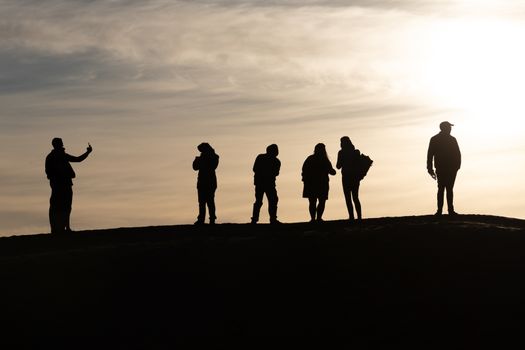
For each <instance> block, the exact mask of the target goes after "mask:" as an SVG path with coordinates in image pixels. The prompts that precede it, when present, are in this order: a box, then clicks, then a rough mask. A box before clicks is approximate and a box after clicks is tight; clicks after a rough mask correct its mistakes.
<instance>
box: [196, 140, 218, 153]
mask: <svg viewBox="0 0 525 350" xmlns="http://www.w3.org/2000/svg"><path fill="white" fill-rule="evenodd" d="M197 149H198V150H199V151H200V152H201V153H212V152H213V151H214V150H213V148H212V147H211V146H210V144H209V143H207V142H203V143H201V144H200V145H198V146H197Z"/></svg>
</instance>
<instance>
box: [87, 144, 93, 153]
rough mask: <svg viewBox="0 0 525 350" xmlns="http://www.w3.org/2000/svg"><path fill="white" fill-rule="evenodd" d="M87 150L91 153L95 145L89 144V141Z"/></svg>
mask: <svg viewBox="0 0 525 350" xmlns="http://www.w3.org/2000/svg"><path fill="white" fill-rule="evenodd" d="M87 151H88V152H89V153H91V152H93V147H91V145H90V144H89V142H88V147H87Z"/></svg>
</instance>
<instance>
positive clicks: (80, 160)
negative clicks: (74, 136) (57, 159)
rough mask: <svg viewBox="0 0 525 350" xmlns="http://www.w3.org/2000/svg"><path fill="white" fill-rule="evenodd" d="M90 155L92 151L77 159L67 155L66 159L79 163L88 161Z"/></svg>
mask: <svg viewBox="0 0 525 350" xmlns="http://www.w3.org/2000/svg"><path fill="white" fill-rule="evenodd" d="M90 153H91V152H90V151H86V152H84V154H82V155H80V156H77V157H76V156H72V155H70V154H67V153H66V159H67V161H68V162H73V163H79V162H82V161H83V160H84V159H86V158H87V157H88V156H89V154H90Z"/></svg>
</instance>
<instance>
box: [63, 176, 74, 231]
mask: <svg viewBox="0 0 525 350" xmlns="http://www.w3.org/2000/svg"><path fill="white" fill-rule="evenodd" d="M64 190H65V191H64V224H63V227H64V228H65V229H66V230H71V225H70V221H71V208H72V207H73V188H72V187H71V186H69V187H67V188H65V189H64Z"/></svg>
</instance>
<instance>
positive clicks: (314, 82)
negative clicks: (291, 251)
mask: <svg viewBox="0 0 525 350" xmlns="http://www.w3.org/2000/svg"><path fill="white" fill-rule="evenodd" d="M501 3H502V2H493V1H483V2H480V1H442V2H435V1H428V2H427V1H409V0H406V1H403V0H400V1H395V2H392V1H384V2H382V1H357V0H356V1H351V2H347V1H336V0H334V1H328V0H327V1H322V0H319V1H315V0H312V1H307V2H305V1H301V2H299V1H297V2H296V1H286V2H285V1H283V2H280V1H272V2H271V3H268V2H264V3H263V2H262V1H261V2H258V1H252V2H243V1H233V0H232V1H229V0H216V1H212V0H209V1H163V0H152V1H148V2H138V1H137V2H135V1H112V2H108V1H102V0H100V1H82V0H76V1H70V0H67V1H66V0H46V1H36V0H35V1H25V2H19V1H15V0H12V1H0V67H1V70H0V105H1V106H2V111H1V112H0V115H1V117H0V133H1V137H0V149H2V150H3V151H2V162H1V163H0V196H1V197H0V207H1V208H2V209H0V220H1V221H0V222H2V225H1V226H0V234H4V235H8V234H23V233H34V232H47V231H48V223H47V208H48V200H49V186H48V183H47V180H46V179H45V175H44V172H43V162H44V158H45V156H46V154H47V153H48V152H49V150H50V148H51V145H50V142H51V139H52V138H53V137H56V136H58V137H62V138H63V140H64V143H65V146H66V149H67V151H68V152H70V153H72V154H80V153H82V152H83V151H84V149H85V146H86V145H87V142H91V144H92V145H93V147H94V152H93V154H92V155H91V157H90V158H89V159H87V160H86V161H85V162H84V163H82V164H79V165H75V169H76V171H77V174H78V178H77V179H76V180H75V186H74V191H75V199H74V209H73V215H72V219H73V227H74V228H76V229H87V228H103V227H114V226H144V225H164V224H179V223H192V222H193V221H194V220H195V217H196V214H197V199H196V190H195V184H196V174H195V173H194V172H193V170H192V169H191V162H192V160H193V157H194V156H195V155H196V154H197V151H196V146H197V145H198V144H199V143H200V142H203V141H206V142H209V143H210V144H212V145H213V146H214V148H215V149H216V150H217V152H218V154H219V155H220V156H221V161H220V165H219V169H218V181H219V189H218V192H217V210H218V212H217V214H218V222H247V221H248V220H249V218H250V211H251V205H252V203H253V185H252V172H251V168H252V165H253V161H254V159H255V157H256V156H257V154H259V153H261V152H264V149H265V147H266V146H267V145H268V144H270V143H277V144H278V145H279V147H280V152H281V153H280V158H281V161H282V164H283V166H282V171H281V175H280V177H279V178H278V182H277V186H278V191H279V197H280V203H279V219H280V220H281V221H284V222H290V221H305V220H307V217H308V213H307V203H306V200H304V199H303V198H301V189H302V183H301V178H300V168H301V165H302V162H303V161H304V159H305V158H306V157H307V156H308V155H309V154H311V152H312V151H313V147H314V145H315V144H316V143H318V142H324V143H325V144H326V145H327V150H328V152H329V155H330V157H331V158H332V160H333V161H334V160H335V159H336V155H337V151H338V149H339V138H340V137H341V136H343V135H348V136H350V138H351V139H352V140H353V142H354V143H355V144H356V146H357V147H358V148H359V149H361V150H362V151H363V152H364V153H366V154H369V155H370V156H371V157H372V159H374V161H375V162H374V165H373V167H372V169H371V170H370V173H369V175H368V177H367V178H366V179H365V180H364V182H363V184H362V187H361V191H362V194H361V196H362V202H363V213H364V216H365V217H379V216H398V215H421V214H429V213H432V212H434V210H435V203H434V197H435V183H434V182H433V180H432V179H431V178H430V177H429V176H428V174H427V173H426V169H425V165H426V164H425V156H426V148H427V145H428V140H429V138H430V137H431V136H432V135H434V134H435V133H437V132H438V125H439V123H440V122H441V121H443V120H449V121H450V122H452V123H454V124H456V126H455V127H454V128H453V135H455V136H456V137H457V139H458V141H459V144H460V147H461V149H462V152H463V155H464V165H463V168H462V169H461V171H460V173H459V174H458V182H457V188H456V201H457V205H456V209H457V210H458V211H459V212H462V213H484V214H494V215H504V216H514V217H521V218H525V213H524V211H523V208H524V207H525V199H523V198H525V196H524V195H525V193H524V192H525V187H524V186H523V184H522V178H523V175H524V171H525V169H524V167H525V159H524V158H525V156H524V154H525V142H524V141H523V140H522V139H523V137H522V134H523V131H524V126H523V123H522V121H521V120H522V117H523V115H524V112H525V107H524V104H523V102H522V100H523V99H522V97H521V95H522V90H523V89H522V88H521V87H522V85H523V82H524V81H525V68H524V67H525V65H524V64H523V62H525V49H524V48H523V45H522V44H521V41H522V39H523V37H525V21H524V20H525V5H523V4H521V2H520V1H505V3H504V4H501ZM265 210H266V207H263V211H262V213H265ZM325 217H326V219H328V220H330V219H342V218H345V217H346V214H345V206H344V199H343V195H342V192H341V186H340V174H337V175H336V176H335V177H333V178H332V180H331V192H330V199H329V201H328V203H327V208H326V214H325ZM264 220H265V216H263V215H261V221H264Z"/></svg>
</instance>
